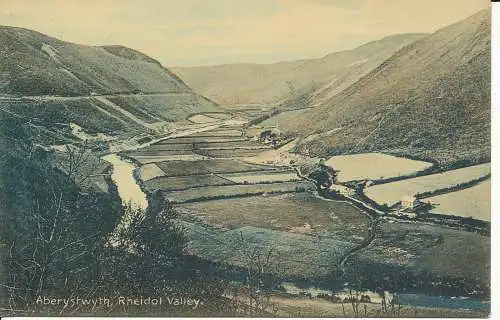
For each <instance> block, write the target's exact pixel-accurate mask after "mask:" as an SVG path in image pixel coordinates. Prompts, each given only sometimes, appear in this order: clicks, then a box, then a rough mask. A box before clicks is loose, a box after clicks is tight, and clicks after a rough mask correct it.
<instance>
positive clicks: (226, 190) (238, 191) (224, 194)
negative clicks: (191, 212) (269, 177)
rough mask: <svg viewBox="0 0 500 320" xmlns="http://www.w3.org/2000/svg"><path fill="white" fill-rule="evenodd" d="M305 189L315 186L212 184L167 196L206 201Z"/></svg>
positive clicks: (183, 200)
mask: <svg viewBox="0 0 500 320" xmlns="http://www.w3.org/2000/svg"><path fill="white" fill-rule="evenodd" d="M304 189H308V190H313V189H314V186H313V185H312V184H311V183H309V182H305V181H298V182H278V183H265V184H249V185H233V186H210V187H203V188H192V189H188V190H182V191H172V192H167V193H166V197H167V198H168V199H169V200H170V201H173V202H176V203H183V202H189V201H204V200H207V199H220V198H229V197H237V196H246V195H260V194H271V193H287V192H297V191H301V190H304ZM265 200H266V198H262V201H263V202H265Z"/></svg>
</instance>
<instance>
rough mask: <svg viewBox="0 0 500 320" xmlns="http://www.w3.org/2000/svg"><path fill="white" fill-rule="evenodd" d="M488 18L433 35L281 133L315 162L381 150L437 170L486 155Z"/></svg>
mask: <svg viewBox="0 0 500 320" xmlns="http://www.w3.org/2000/svg"><path fill="white" fill-rule="evenodd" d="M490 24H491V22H490V11H489V10H488V9H487V10H484V11H481V12H479V13H477V14H475V15H473V16H471V17H469V18H467V19H465V20H463V21H460V22H458V23H456V24H453V25H451V26H448V27H445V28H443V29H440V30H438V31H437V32H435V33H433V34H432V35H429V36H428V37H425V38H423V39H421V40H418V41H416V42H414V43H412V44H410V45H408V46H406V47H404V48H403V49H401V50H400V51H398V52H397V53H396V54H394V55H393V56H392V57H390V58H389V59H387V60H386V61H385V62H383V63H382V64H381V65H380V66H379V67H377V68H376V69H375V70H373V71H372V72H370V73H369V74H368V75H366V76H364V77H362V78H361V79H360V80H359V81H357V82H356V83H355V84H353V85H352V86H350V87H349V88H347V89H346V90H344V91H342V92H341V93H339V94H337V95H335V96H334V97H332V98H331V99H329V100H328V101H326V102H324V103H322V105H321V106H319V107H317V108H313V109H311V110H310V111H307V112H305V113H303V114H301V115H300V116H299V117H295V118H294V119H292V120H291V121H289V122H288V123H287V130H288V131H291V132H297V133H299V134H301V135H303V136H305V135H309V134H311V133H313V132H327V131H328V130H331V129H333V128H341V129H340V130H337V131H334V132H332V133H331V134H328V135H326V136H325V135H322V137H321V139H308V141H307V142H304V143H301V144H299V145H298V147H297V148H296V151H298V152H301V153H313V154H319V155H323V156H326V155H333V154H342V153H356V152H365V151H375V150H378V151H386V152H392V153H397V154H404V155H408V156H414V157H417V158H422V159H431V160H435V161H438V162H440V163H442V164H452V163H456V162H461V163H463V162H466V163H468V162H478V161H482V160H485V159H488V158H489V153H490V84H491V79H490Z"/></svg>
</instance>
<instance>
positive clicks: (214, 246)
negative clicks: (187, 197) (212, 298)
mask: <svg viewBox="0 0 500 320" xmlns="http://www.w3.org/2000/svg"><path fill="white" fill-rule="evenodd" d="M181 225H182V226H183V227H184V230H186V234H187V237H188V239H189V240H190V241H189V244H188V247H187V251H188V252H189V253H190V254H193V255H196V256H198V257H201V258H203V259H207V260H209V261H216V262H220V263H228V264H230V265H234V266H238V267H247V266H248V265H247V264H246V262H245V250H248V251H250V252H255V253H256V254H258V255H260V256H262V257H265V256H266V255H267V254H268V252H269V251H270V250H271V255H270V262H271V264H272V265H273V267H274V268H278V269H279V271H280V273H282V274H283V275H285V276H294V277H298V278H302V279H304V278H306V279H307V278H309V279H314V278H317V277H321V276H326V275H328V274H329V273H330V272H331V271H332V270H333V269H335V263H334V262H335V261H337V260H338V259H339V258H340V256H341V255H342V253H343V252H345V251H347V250H349V249H350V248H352V247H353V246H354V244H353V243H350V242H348V241H347V240H346V239H342V238H335V237H321V238H318V237H313V236H308V235H302V234H296V233H290V232H284V231H277V230H268V229H263V228H256V227H251V226H246V227H241V228H237V229H230V230H226V231H222V230H213V228H207V227H205V226H203V225H201V224H197V223H191V222H187V221H182V222H181Z"/></svg>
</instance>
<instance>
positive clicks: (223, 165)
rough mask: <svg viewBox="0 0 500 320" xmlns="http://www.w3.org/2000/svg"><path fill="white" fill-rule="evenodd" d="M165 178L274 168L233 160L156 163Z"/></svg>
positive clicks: (273, 168)
mask: <svg viewBox="0 0 500 320" xmlns="http://www.w3.org/2000/svg"><path fill="white" fill-rule="evenodd" d="M157 165H158V167H160V168H161V169H162V170H163V171H164V172H165V174H166V175H167V176H169V177H173V176H184V175H196V174H209V173H228V172H247V171H263V170H275V169H277V168H276V167H271V166H264V165H255V164H250V163H246V162H243V161H239V160H233V159H216V160H215V159H209V160H197V161H189V162H186V161H166V162H160V163H157Z"/></svg>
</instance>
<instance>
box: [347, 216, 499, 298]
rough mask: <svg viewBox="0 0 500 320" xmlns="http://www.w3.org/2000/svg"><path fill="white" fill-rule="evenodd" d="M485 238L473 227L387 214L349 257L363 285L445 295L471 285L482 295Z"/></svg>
mask: <svg viewBox="0 0 500 320" xmlns="http://www.w3.org/2000/svg"><path fill="white" fill-rule="evenodd" d="M490 242H491V239H490V238H489V237H487V236H483V235H479V234H477V233H472V232H466V231H461V230H454V229H451V228H447V227H440V226H437V225H429V224H416V223H405V222H397V221H393V220H389V221H386V222H383V223H381V224H380V226H379V232H378V233H377V237H376V238H375V240H374V241H373V243H372V244H371V245H370V246H369V247H368V248H366V249H364V250H363V251H361V252H359V253H358V255H357V256H356V257H354V258H353V259H352V260H351V263H352V265H353V268H355V269H359V270H361V271H360V272H359V275H361V276H362V277H365V278H366V279H365V281H366V282H365V285H367V286H368V288H370V287H371V286H377V285H383V286H384V287H386V288H387V290H390V291H393V292H405V290H414V291H418V292H421V293H424V294H435V295H444V296H446V295H448V296H467V295H469V294H470V293H473V292H474V291H476V294H478V295H479V296H482V297H484V296H489V294H488V291H489V289H488V288H489V286H490V247H491V244H490ZM367 272H369V274H368V273H367ZM433 282H434V283H433Z"/></svg>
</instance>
